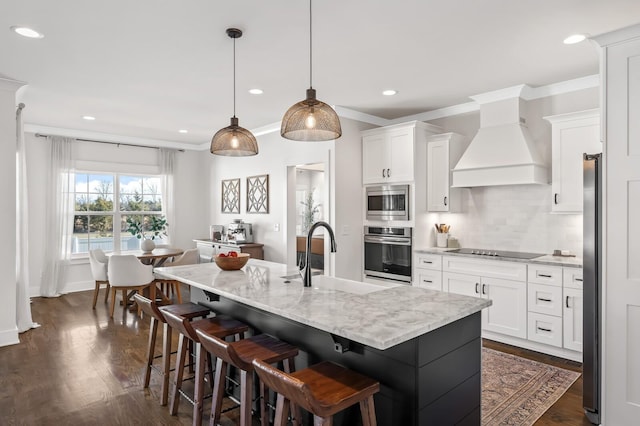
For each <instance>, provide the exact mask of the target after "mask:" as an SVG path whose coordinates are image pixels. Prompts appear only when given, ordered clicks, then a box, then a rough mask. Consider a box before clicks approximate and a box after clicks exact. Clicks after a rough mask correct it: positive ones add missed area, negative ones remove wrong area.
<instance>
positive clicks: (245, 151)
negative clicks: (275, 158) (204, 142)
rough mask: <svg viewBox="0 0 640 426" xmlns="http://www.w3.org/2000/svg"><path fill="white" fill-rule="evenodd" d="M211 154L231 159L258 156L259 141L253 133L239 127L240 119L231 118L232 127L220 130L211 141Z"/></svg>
mask: <svg viewBox="0 0 640 426" xmlns="http://www.w3.org/2000/svg"><path fill="white" fill-rule="evenodd" d="M211 153H212V154H216V155H226V156H230V157H242V156H248V155H256V154H257V153H258V141H257V140H256V138H255V136H253V133H251V132H250V131H248V130H247V129H245V128H243V127H240V126H239V125H238V118H237V117H235V116H234V117H231V125H230V126H228V127H225V128H223V129H220V130H218V131H217V132H216V134H215V135H213V139H211Z"/></svg>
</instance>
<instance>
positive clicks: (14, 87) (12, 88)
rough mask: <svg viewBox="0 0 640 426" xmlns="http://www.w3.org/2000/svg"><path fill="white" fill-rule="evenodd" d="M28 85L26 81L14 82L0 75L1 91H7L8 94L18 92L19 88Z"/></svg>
mask: <svg viewBox="0 0 640 426" xmlns="http://www.w3.org/2000/svg"><path fill="white" fill-rule="evenodd" d="M26 84H27V83H26V82H25V81H20V80H14V79H12V78H8V77H5V76H3V75H2V74H0V90H5V91H7V92H17V91H18V89H19V88H21V87H22V86H25V85H26Z"/></svg>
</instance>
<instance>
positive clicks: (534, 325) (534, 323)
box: [528, 312, 562, 348]
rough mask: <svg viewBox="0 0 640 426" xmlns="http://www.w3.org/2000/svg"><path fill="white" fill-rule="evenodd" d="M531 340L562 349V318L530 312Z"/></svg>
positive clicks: (529, 329)
mask: <svg viewBox="0 0 640 426" xmlns="http://www.w3.org/2000/svg"><path fill="white" fill-rule="evenodd" d="M528 335H529V340H531V341H534V342H538V343H544V344H546V345H551V346H556V347H558V348H560V347H562V318H561V317H554V316H553V315H544V314H537V313H535V312H529V319H528Z"/></svg>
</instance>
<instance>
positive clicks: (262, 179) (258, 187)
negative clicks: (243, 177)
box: [247, 175, 269, 213]
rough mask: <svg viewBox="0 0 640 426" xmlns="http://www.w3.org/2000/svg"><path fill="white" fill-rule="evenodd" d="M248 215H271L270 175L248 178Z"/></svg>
mask: <svg viewBox="0 0 640 426" xmlns="http://www.w3.org/2000/svg"><path fill="white" fill-rule="evenodd" d="M247 213H269V175H259V176H249V177H248V178H247Z"/></svg>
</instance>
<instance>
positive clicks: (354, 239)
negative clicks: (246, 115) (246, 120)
mask: <svg viewBox="0 0 640 426" xmlns="http://www.w3.org/2000/svg"><path fill="white" fill-rule="evenodd" d="M341 123H342V131H343V133H342V137H341V138H340V139H338V140H336V141H335V142H334V141H330V142H296V141H289V140H286V139H283V138H282V137H280V134H279V133H277V132H276V133H269V134H266V135H263V136H259V137H258V138H257V139H258V146H259V153H258V155H256V156H253V157H217V156H211V157H210V160H209V164H210V179H209V183H210V189H209V194H210V206H211V213H210V220H211V224H221V225H227V224H229V223H230V222H232V221H233V219H238V218H240V219H243V220H244V221H245V222H247V223H251V224H252V227H253V233H254V241H255V242H259V243H262V244H264V245H265V247H264V253H265V259H266V260H271V261H274V262H281V263H286V262H287V252H286V250H287V243H286V241H287V229H286V223H287V217H286V211H287V197H286V193H287V168H288V167H290V166H295V165H301V164H312V163H325V173H329V174H330V180H331V182H332V184H331V185H330V186H329V188H326V187H325V191H329V192H330V194H329V196H330V198H331V199H333V200H334V205H333V206H332V208H333V209H335V215H334V216H333V217H332V216H331V215H330V214H328V212H327V211H326V210H325V219H326V220H328V221H329V223H330V224H331V225H332V227H333V228H334V231H336V234H337V235H336V241H337V244H338V256H335V258H334V259H335V267H336V275H337V276H340V277H343V278H352V279H353V278H359V277H360V276H361V274H362V266H361V263H360V262H359V259H360V257H361V251H362V240H361V238H362V237H361V235H362V230H361V228H362V212H361V205H360V203H361V191H362V178H361V176H362V171H361V167H362V166H361V161H362V160H361V158H362V154H361V143H360V131H361V130H364V129H365V128H368V127H370V126H367V125H364V124H362V123H358V122H355V121H352V120H348V119H344V118H343V119H341ZM331 162H333V163H334V164H331ZM261 174H268V175H269V213H268V214H248V213H246V210H247V205H246V193H247V192H246V191H247V185H246V184H247V183H246V178H247V177H248V176H254V175H261ZM234 178H240V199H241V202H240V214H223V213H221V194H220V191H221V189H220V188H221V181H222V180H224V179H234ZM276 224H277V225H279V229H280V230H279V231H275V230H274V225H276ZM207 225H208V224H207ZM345 225H346V228H344V227H345ZM345 229H346V232H342V231H344V230H345ZM291 250H295V247H291ZM294 258H295V257H294Z"/></svg>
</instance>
